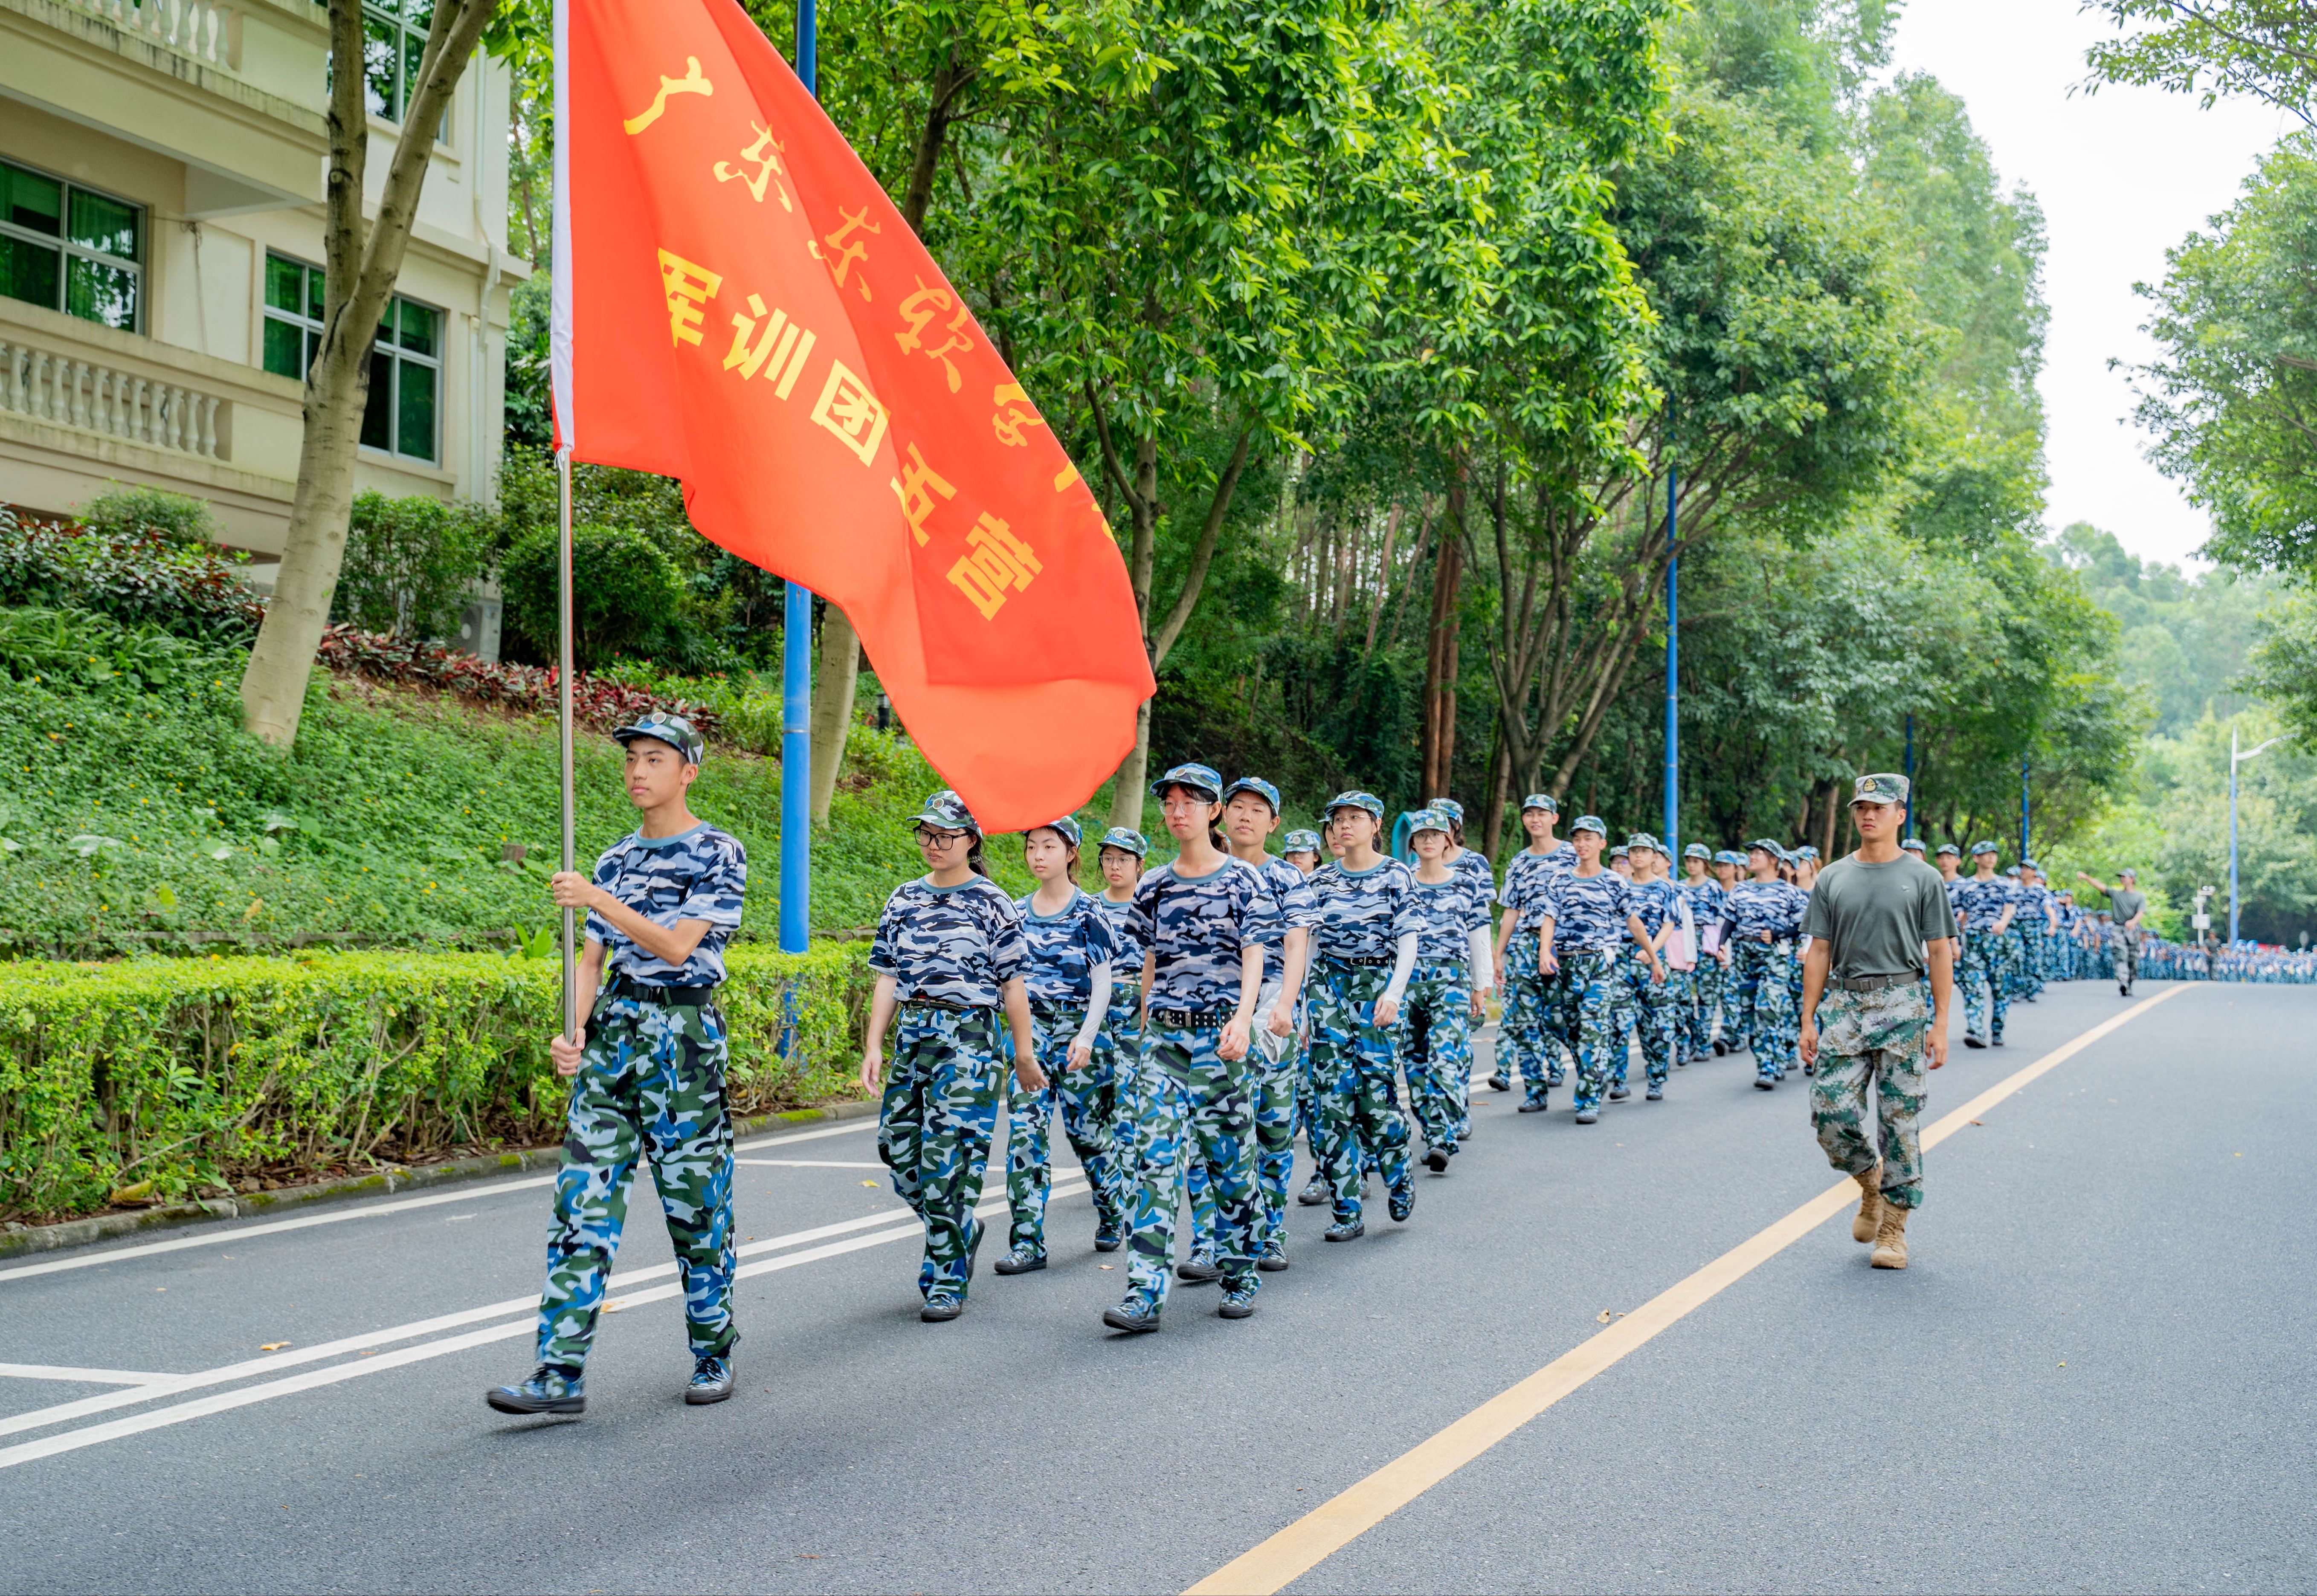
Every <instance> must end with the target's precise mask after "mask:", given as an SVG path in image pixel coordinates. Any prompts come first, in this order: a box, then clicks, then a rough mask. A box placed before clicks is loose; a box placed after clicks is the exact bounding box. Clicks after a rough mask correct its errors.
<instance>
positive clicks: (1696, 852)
mask: <svg viewBox="0 0 2317 1596" xmlns="http://www.w3.org/2000/svg"><path fill="white" fill-rule="evenodd" d="M1681 856H1682V857H1683V858H1684V859H1703V860H1709V861H1711V860H1714V859H1718V858H1719V857H1721V856H1720V855H1719V854H1717V853H1715V852H1714V851H1713V849H1711V848H1708V847H1707V846H1706V845H1705V844H1704V843H1691V844H1690V845H1689V846H1688V847H1686V848H1685V849H1683V850H1682V851H1681Z"/></svg>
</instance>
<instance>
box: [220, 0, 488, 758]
mask: <svg viewBox="0 0 2317 1596" xmlns="http://www.w3.org/2000/svg"><path fill="white" fill-rule="evenodd" d="M496 4H497V0H442V3H441V4H438V5H436V7H435V8H434V22H433V23H432V25H431V26H430V28H429V30H428V32H427V35H426V49H425V55H424V56H423V57H422V58H420V62H419V81H418V88H417V91H416V93H415V94H413V95H412V96H411V99H410V104H409V107H408V110H407V112H406V114H405V117H404V121H403V126H405V127H406V128H422V129H425V128H433V127H434V126H435V125H436V124H437V123H438V122H440V121H441V120H442V119H443V111H444V109H445V108H446V107H447V106H448V105H449V103H450V100H451V92H452V89H454V88H456V87H457V86H458V82H459V78H460V76H461V74H463V73H464V72H465V71H466V69H467V62H468V59H469V58H470V57H471V56H472V55H473V54H474V49H475V44H476V41H477V40H479V39H480V38H481V37H482V33H483V29H484V28H485V27H486V26H487V25H488V23H489V22H490V20H491V12H492V10H493V8H494V6H495V5H496ZM329 21H330V53H331V58H332V59H333V60H334V61H335V62H337V63H339V64H340V66H339V70H337V71H336V72H335V73H334V75H333V76H332V79H331V85H330V106H329V115H328V118H327V127H328V132H329V155H328V165H327V195H326V199H325V201H324V210H323V224H322V234H323V256H324V268H325V269H324V273H323V317H322V348H321V352H320V353H319V354H318V355H316V356H315V358H314V363H313V366H312V367H311V368H310V369H309V370H308V371H307V373H306V389H305V397H304V403H303V406H302V410H303V415H304V421H305V432H304V436H303V437H302V438H301V439H300V442H299V446H298V487H297V492H296V494H295V495H294V496H293V497H292V498H291V502H290V530H289V535H288V537H287V539H285V541H284V543H283V546H282V565H281V567H280V569H279V570H278V572H277V573H276V575H275V576H274V586H273V602H271V603H269V604H268V605H267V606H266V608H265V620H264V623H263V624H262V625H260V626H259V628H258V629H257V643H256V646H255V647H253V648H252V649H251V650H250V651H249V665H248V668H247V669H246V670H245V671H244V672H243V673H242V678H241V705H242V729H243V730H245V731H246V732H247V733H249V734H250V735H251V736H255V737H257V738H259V739H261V740H263V741H264V742H268V743H273V744H277V745H283V746H287V745H290V744H291V743H294V742H295V741H296V740H297V737H298V720H299V717H300V713H301V712H302V711H303V710H304V709H305V705H306V683H307V682H308V681H309V679H310V678H311V676H312V675H313V671H314V651H315V649H316V648H317V647H318V646H319V645H320V643H321V640H322V629H323V628H324V627H325V626H326V625H327V624H328V621H329V618H330V603H331V601H332V599H333V598H335V595H336V593H337V588H338V566H339V565H340V563H341V562H342V561H343V560H344V557H345V550H346V523H347V519H348V516H349V515H350V513H351V512H352V510H353V487H354V450H355V447H356V445H357V444H358V443H359V442H360V441H361V438H362V430H361V429H362V402H363V400H364V398H365V397H367V395H368V392H369V388H370V348H371V342H372V341H373V340H374V339H375V338H376V337H377V336H378V323H379V317H380V316H382V315H383V314H384V313H385V311H386V307H387V302H388V300H389V299H390V298H392V296H393V293H394V283H395V279H396V278H397V277H398V276H399V275H400V273H401V271H402V257H403V254H404V252H405V251H406V250H407V248H408V246H409V244H410V229H411V225H412V223H413V222H415V221H416V218H417V214H418V197H419V193H420V191H421V190H422V189H423V188H424V186H425V182H426V170H427V166H428V164H429V162H430V160H431V158H432V156H433V154H434V139H433V138H431V137H424V138H398V139H397V140H396V142H395V150H394V162H393V165H391V166H389V168H388V171H387V178H386V185H385V187H384V189H383V190H382V191H381V192H380V198H379V206H378V219H377V220H376V221H374V222H371V223H370V224H368V225H367V226H365V225H364V222H363V218H362V192H363V191H362V175H363V171H364V169H365V166H366V165H367V164H368V161H369V158H370V121H369V113H368V111H367V109H366V107H365V105H364V103H363V82H364V79H363V74H362V70H361V67H360V63H361V61H362V39H363V27H362V4H361V0H331V4H330V11H329Z"/></svg>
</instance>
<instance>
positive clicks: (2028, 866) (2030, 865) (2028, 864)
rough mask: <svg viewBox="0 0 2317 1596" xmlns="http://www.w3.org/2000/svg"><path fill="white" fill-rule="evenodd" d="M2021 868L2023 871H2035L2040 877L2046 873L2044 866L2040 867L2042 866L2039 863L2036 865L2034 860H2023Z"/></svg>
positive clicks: (2020, 864)
mask: <svg viewBox="0 0 2317 1596" xmlns="http://www.w3.org/2000/svg"><path fill="white" fill-rule="evenodd" d="M2019 868H2020V869H2023V870H2033V871H2035V873H2036V874H2037V875H2039V876H2040V875H2042V874H2043V873H2044V867H2043V866H2042V865H2040V864H2037V863H2036V862H2035V860H2032V859H2023V860H2020V861H2019Z"/></svg>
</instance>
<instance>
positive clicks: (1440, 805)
mask: <svg viewBox="0 0 2317 1596" xmlns="http://www.w3.org/2000/svg"><path fill="white" fill-rule="evenodd" d="M1424 807H1426V808H1427V809H1437V810H1439V811H1440V812H1441V813H1442V814H1443V815H1445V816H1448V818H1449V819H1451V820H1453V821H1454V822H1455V823H1456V824H1457V825H1463V824H1464V806H1463V805H1462V804H1460V803H1458V802H1457V801H1456V800H1455V799H1454V798H1434V799H1433V800H1432V801H1431V802H1429V803H1427V804H1426V805H1425V806H1424Z"/></svg>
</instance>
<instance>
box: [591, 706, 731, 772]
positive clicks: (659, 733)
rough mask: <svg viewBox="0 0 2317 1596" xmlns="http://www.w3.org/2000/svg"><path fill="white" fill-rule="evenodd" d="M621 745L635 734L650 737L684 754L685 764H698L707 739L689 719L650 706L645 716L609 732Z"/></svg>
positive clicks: (627, 743)
mask: <svg viewBox="0 0 2317 1596" xmlns="http://www.w3.org/2000/svg"><path fill="white" fill-rule="evenodd" d="M612 736H613V740H614V741H616V742H617V743H618V744H619V745H620V746H621V747H622V748H624V747H626V746H627V745H629V744H630V743H632V742H633V741H635V740H636V739H637V738H638V737H652V738H656V739H657V740H658V741H660V742H662V743H665V744H666V745H668V746H669V747H671V748H673V749H675V751H676V752H677V753H681V754H682V755H684V763H686V764H694V765H696V764H698V763H699V762H700V761H701V759H702V756H704V755H705V754H706V753H707V752H708V739H707V738H705V737H703V736H701V735H700V734H699V732H697V731H695V730H694V729H693V725H692V722H690V721H689V720H686V719H685V718H684V717H683V716H681V715H670V714H669V713H668V712H667V711H666V710H665V709H654V710H653V711H652V712H651V713H650V714H649V715H639V716H637V717H636V718H634V719H633V720H631V721H630V722H628V724H627V725H625V726H623V727H620V728H619V729H618V730H617V731H615V732H613V734H612Z"/></svg>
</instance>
